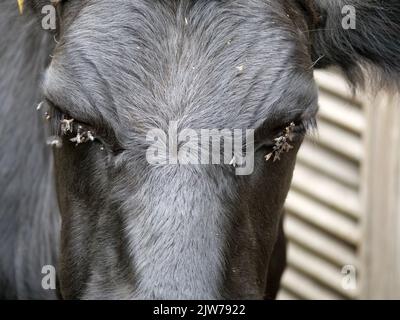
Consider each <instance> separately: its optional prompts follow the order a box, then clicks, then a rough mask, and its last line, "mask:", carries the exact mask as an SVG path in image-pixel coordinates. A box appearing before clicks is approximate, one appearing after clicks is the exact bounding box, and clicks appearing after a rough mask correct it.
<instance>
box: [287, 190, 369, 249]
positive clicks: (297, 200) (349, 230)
mask: <svg viewBox="0 0 400 320" xmlns="http://www.w3.org/2000/svg"><path fill="white" fill-rule="evenodd" d="M286 208H287V210H289V212H288V213H289V214H293V215H295V216H298V217H300V218H301V219H303V220H305V221H307V222H309V223H310V224H312V225H314V226H316V227H318V228H320V229H321V230H322V231H325V232H328V233H329V234H331V235H334V236H336V237H338V238H340V239H342V240H344V241H346V242H348V243H349V244H352V245H354V246H356V245H358V243H359V241H360V238H361V235H360V232H359V228H358V225H357V223H355V222H354V221H353V220H352V219H349V218H347V217H346V216H343V215H341V214H339V213H338V212H336V211H334V210H332V209H330V208H328V207H325V206H323V205H321V204H319V203H316V202H315V201H313V200H312V199H310V198H309V197H307V196H305V195H302V194H301V193H299V192H297V191H295V190H292V191H291V192H290V193H289V196H288V198H287V200H286Z"/></svg>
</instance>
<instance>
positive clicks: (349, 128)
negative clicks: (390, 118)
mask: <svg viewBox="0 0 400 320" xmlns="http://www.w3.org/2000/svg"><path fill="white" fill-rule="evenodd" d="M315 77H316V79H317V82H318V84H319V86H320V94H319V104H320V112H319V116H318V131H317V132H316V133H315V134H314V135H311V136H309V137H308V138H307V139H306V141H305V142H304V144H303V146H302V148H301V150H300V151H299V155H298V161H297V166H296V169H295V172H294V178H293V184H292V188H291V191H290V193H289V196H288V199H287V201H286V213H287V214H286V222H285V230H286V235H287V237H288V239H289V247H288V267H287V270H286V272H285V274H284V277H283V280H282V289H281V292H280V294H279V297H278V298H279V299H357V298H359V297H360V292H359V288H357V289H354V290H346V288H345V287H343V285H342V282H343V278H344V275H343V274H342V273H341V271H342V268H343V267H344V266H346V265H352V266H354V267H355V268H356V269H357V270H358V269H359V265H360V263H361V258H360V242H361V230H362V226H361V215H362V202H361V193H360V189H361V178H360V176H361V167H362V164H363V154H364V145H363V135H364V130H365V127H366V115H365V112H364V110H363V106H362V103H361V102H360V101H358V100H357V99H354V98H353V96H352V94H351V92H350V91H349V89H348V86H347V84H346V83H345V81H344V80H343V79H342V78H341V77H340V76H339V75H337V74H335V73H332V72H316V74H315Z"/></svg>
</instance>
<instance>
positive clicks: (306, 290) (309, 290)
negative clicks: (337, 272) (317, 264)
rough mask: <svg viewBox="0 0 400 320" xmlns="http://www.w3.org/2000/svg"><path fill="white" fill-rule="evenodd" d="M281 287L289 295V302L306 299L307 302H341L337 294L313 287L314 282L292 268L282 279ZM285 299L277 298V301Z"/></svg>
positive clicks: (319, 287)
mask: <svg viewBox="0 0 400 320" xmlns="http://www.w3.org/2000/svg"><path fill="white" fill-rule="evenodd" d="M282 287H283V288H284V289H285V292H286V293H287V294H288V295H289V297H292V298H289V299H291V300H293V299H296V296H298V297H299V298H298V299H308V300H341V299H343V297H341V296H340V295H338V294H335V293H333V292H331V291H330V290H327V289H325V288H324V287H321V286H317V285H315V282H314V281H313V280H312V279H310V278H308V277H307V276H305V275H304V274H302V273H300V272H297V271H296V270H294V269H292V268H288V269H287V270H286V271H285V273H284V275H283V278H282ZM282 298H283V299H285V296H284V297H279V299H282Z"/></svg>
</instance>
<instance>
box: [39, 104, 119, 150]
mask: <svg viewBox="0 0 400 320" xmlns="http://www.w3.org/2000/svg"><path fill="white" fill-rule="evenodd" d="M46 102H47V105H48V111H47V113H48V115H49V117H48V118H49V120H50V128H51V135H52V136H55V137H59V138H61V139H62V140H63V142H64V143H70V144H75V146H85V145H86V146H89V145H90V144H93V143H94V144H100V145H101V146H100V148H101V149H102V150H107V151H110V152H111V153H113V154H118V153H121V152H122V151H123V148H122V147H121V146H120V145H119V144H118V143H116V139H115V136H114V135H113V134H110V133H109V130H105V129H104V128H102V127H101V126H99V125H93V124H90V123H88V122H87V121H85V120H81V119H79V118H78V117H76V116H70V115H69V114H68V113H67V112H66V111H64V110H63V109H61V108H60V107H58V106H57V105H55V104H53V103H52V102H51V101H46Z"/></svg>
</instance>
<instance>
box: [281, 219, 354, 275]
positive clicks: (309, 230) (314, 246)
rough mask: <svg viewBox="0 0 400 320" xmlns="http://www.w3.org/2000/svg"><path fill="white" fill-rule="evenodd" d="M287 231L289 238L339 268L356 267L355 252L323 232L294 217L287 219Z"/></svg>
mask: <svg viewBox="0 0 400 320" xmlns="http://www.w3.org/2000/svg"><path fill="white" fill-rule="evenodd" d="M285 230H286V235H287V236H288V238H289V239H290V240H292V241H294V242H296V243H298V244H300V245H302V246H303V247H306V248H307V249H308V250H310V251H313V252H314V253H316V254H318V255H319V256H321V257H323V258H325V259H327V260H329V261H330V262H332V263H334V264H336V265H337V266H338V267H342V266H344V265H348V264H351V265H356V264H357V261H356V259H355V257H354V251H353V250H351V248H349V247H346V246H345V245H344V244H342V243H340V242H338V241H335V239H334V238H330V237H329V236H328V235H326V234H324V233H323V232H321V231H318V230H317V229H315V228H313V227H311V226H309V225H307V224H305V223H303V222H301V221H300V220H299V219H296V218H294V217H292V216H289V217H287V219H286V222H285Z"/></svg>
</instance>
